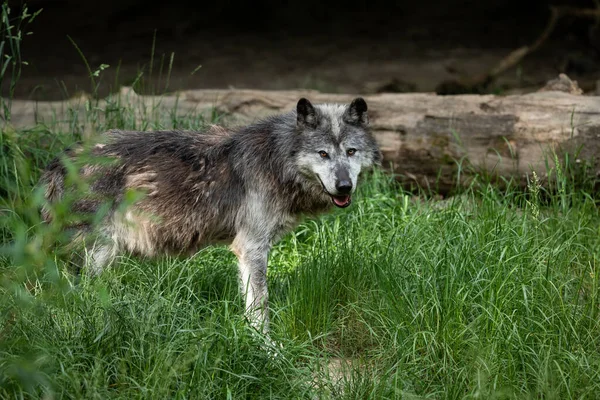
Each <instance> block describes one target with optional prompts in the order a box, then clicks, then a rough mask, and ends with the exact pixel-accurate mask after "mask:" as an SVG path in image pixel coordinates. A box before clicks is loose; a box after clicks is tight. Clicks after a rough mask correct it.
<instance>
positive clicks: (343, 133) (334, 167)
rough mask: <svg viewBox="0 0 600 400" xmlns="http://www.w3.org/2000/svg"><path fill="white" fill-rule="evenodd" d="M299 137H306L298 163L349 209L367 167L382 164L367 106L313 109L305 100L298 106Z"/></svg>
mask: <svg viewBox="0 0 600 400" xmlns="http://www.w3.org/2000/svg"><path fill="white" fill-rule="evenodd" d="M296 115H297V122H296V125H297V134H298V135H301V136H302V139H301V140H300V141H299V142H300V143H301V145H300V147H301V148H300V149H298V151H297V153H296V162H297V165H298V167H299V168H300V170H301V171H302V173H303V174H304V175H306V176H307V177H308V178H309V179H311V180H313V181H315V182H316V183H319V184H320V185H321V186H322V187H323V190H324V191H325V192H326V193H327V195H329V196H330V197H331V200H332V201H333V203H334V204H335V205H336V206H338V207H348V206H349V205H350V202H351V200H352V198H351V196H352V193H353V192H354V190H355V189H356V184H357V180H358V175H359V174H360V172H361V170H362V169H363V168H367V167H370V166H372V165H373V164H378V163H379V162H380V161H381V153H380V151H379V148H378V147H377V143H376V142H375V139H374V138H373V136H372V135H371V133H370V131H369V117H368V116H367V103H366V102H365V101H364V100H363V99H362V98H360V97H359V98H356V99H354V100H353V101H352V103H350V105H338V104H319V105H316V106H313V105H312V104H311V103H310V101H308V100H307V99H305V98H302V99H300V100H299V101H298V105H297V107H296Z"/></svg>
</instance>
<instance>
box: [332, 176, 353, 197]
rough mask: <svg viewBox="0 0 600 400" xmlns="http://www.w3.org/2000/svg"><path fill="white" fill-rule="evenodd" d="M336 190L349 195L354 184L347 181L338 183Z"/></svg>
mask: <svg viewBox="0 0 600 400" xmlns="http://www.w3.org/2000/svg"><path fill="white" fill-rule="evenodd" d="M335 188H336V189H337V191H338V193H339V194H348V193H350V191H351V190H352V182H350V181H349V180H346V179H343V180H340V181H337V182H336V184H335Z"/></svg>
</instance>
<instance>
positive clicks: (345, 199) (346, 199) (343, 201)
mask: <svg viewBox="0 0 600 400" xmlns="http://www.w3.org/2000/svg"><path fill="white" fill-rule="evenodd" d="M331 199H332V200H333V202H334V203H335V205H336V206H338V207H346V206H348V205H349V204H350V196H331Z"/></svg>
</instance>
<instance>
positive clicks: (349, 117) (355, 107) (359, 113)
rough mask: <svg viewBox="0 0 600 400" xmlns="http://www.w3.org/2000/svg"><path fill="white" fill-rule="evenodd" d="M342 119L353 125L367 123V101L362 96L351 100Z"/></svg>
mask: <svg viewBox="0 0 600 400" xmlns="http://www.w3.org/2000/svg"><path fill="white" fill-rule="evenodd" d="M344 121H346V122H347V123H349V124H353V125H367V124H368V123H369V116H368V115H367V102H366V101H365V100H364V99H363V98H362V97H357V98H356V99H354V100H352V103H350V106H349V107H348V109H346V112H345V113H344Z"/></svg>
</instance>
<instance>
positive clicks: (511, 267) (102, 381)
mask: <svg viewBox="0 0 600 400" xmlns="http://www.w3.org/2000/svg"><path fill="white" fill-rule="evenodd" d="M177 123H178V124H183V125H185V123H186V122H185V121H178V122H177ZM150 128H153V126H150ZM1 138H2V146H1V147H0V148H1V149H2V152H3V154H2V156H3V157H2V164H1V165H0V172H1V174H2V175H1V178H2V190H3V191H4V196H3V197H2V203H3V204H2V209H1V214H0V218H1V223H2V224H1V227H2V234H3V236H2V237H3V239H2V240H3V245H2V248H1V251H2V253H1V254H2V258H1V261H0V278H1V286H0V318H1V319H0V397H1V398H22V397H25V398H27V397H33V398H36V397H40V396H42V397H45V398H98V399H106V398H156V399H164V398H407V399H411V398H436V399H438V398H441V399H445V398H450V399H458V398H461V399H462V398H481V399H491V398H518V399H522V398H536V399H537V398H543V399H551V398H555V399H566V398H596V397H597V396H598V393H600V376H599V375H600V352H599V350H600V323H599V322H598V314H599V301H598V300H599V299H598V295H599V293H600V292H599V287H598V283H599V282H598V279H599V278H598V260H599V259H600V218H599V213H598V207H597V205H596V203H595V201H594V200H593V198H592V197H591V196H589V195H587V194H586V193H585V192H584V191H582V190H580V189H577V188H574V187H572V185H571V184H569V182H570V181H569V179H568V178H567V176H566V175H565V173H564V171H561V170H558V171H554V173H553V175H551V179H553V181H554V182H555V185H554V187H555V188H557V190H554V191H553V192H552V193H551V192H549V191H546V190H544V189H542V188H540V187H538V186H537V185H535V184H533V183H532V185H531V187H530V188H529V190H528V191H525V192H523V191H520V190H517V189H514V190H511V189H508V190H504V191H500V190H498V189H496V188H494V187H492V186H490V185H486V184H481V185H476V186H475V187H476V188H475V187H474V188H472V189H470V190H467V191H466V192H464V193H463V194H462V195H460V196H456V197H453V198H450V199H449V200H445V201H434V200H428V199H427V198H426V197H423V196H420V197H412V196H408V195H407V194H405V193H403V192H402V190H400V189H399V188H398V187H397V186H396V185H395V184H394V182H393V179H392V178H390V177H388V176H386V175H384V174H382V173H379V172H377V171H376V172H375V173H374V174H370V175H368V176H367V177H365V182H364V185H363V186H362V188H361V189H360V193H359V194H358V195H357V196H355V202H354V204H353V206H352V207H351V208H350V209H347V210H337V211H335V212H333V213H332V214H329V215H326V216H324V217H322V218H319V219H316V220H307V221H305V222H304V223H302V224H301V225H300V226H299V227H298V229H296V230H295V231H294V233H293V234H291V235H288V236H287V237H286V238H285V239H284V240H283V241H282V242H281V243H279V244H278V245H277V246H276V247H275V248H274V250H273V252H272V254H271V258H270V262H269V268H270V269H269V285H270V290H271V306H272V315H273V322H272V338H273V339H274V340H275V341H277V342H278V343H280V344H281V345H282V348H281V349H280V350H278V353H275V354H277V355H276V356H273V354H274V351H273V350H271V351H269V349H268V348H265V346H266V345H265V344H264V343H265V341H264V338H262V337H261V336H260V335H259V334H257V333H255V332H253V331H252V330H251V328H249V327H248V326H247V324H246V322H245V320H244V317H243V305H242V300H241V298H240V296H239V295H238V290H237V271H236V264H235V257H234V256H233V255H232V254H231V253H230V252H229V251H228V250H227V249H226V248H224V247H214V248H208V249H206V250H203V251H201V252H200V253H198V254H197V255H196V256H194V257H192V258H190V259H186V260H176V259H163V260H157V261H153V262H149V261H143V260H138V259H134V258H127V257H125V258H122V259H120V260H119V262H118V263H117V265H115V267H114V268H112V269H110V270H108V271H106V273H105V274H103V275H101V276H100V277H99V278H94V279H90V278H88V277H86V276H85V275H83V276H82V277H81V278H76V277H74V276H73V275H71V274H70V273H69V272H68V268H67V267H66V265H65V263H64V262H63V261H62V259H63V257H62V255H63V254H62V253H64V252H63V251H61V247H60V246H59V247H53V245H54V243H55V242H56V241H57V238H58V236H59V234H58V232H59V230H60V223H56V224H52V225H43V224H40V222H39V217H38V215H37V204H39V192H38V191H36V190H34V189H33V183H34V182H35V181H36V179H37V176H38V174H39V168H40V167H41V166H43V164H44V163H45V162H46V161H47V160H48V159H49V158H50V157H52V156H53V155H54V154H55V153H56V152H58V151H59V149H60V148H62V146H64V145H66V144H68V143H69V142H70V141H73V140H74V138H73V135H72V133H64V132H62V133H61V132H53V131H52V129H51V128H48V127H36V128H35V129H32V130H30V131H26V132H12V133H11V132H9V131H3V132H2V136H1ZM51 139H52V140H51Z"/></svg>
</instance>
